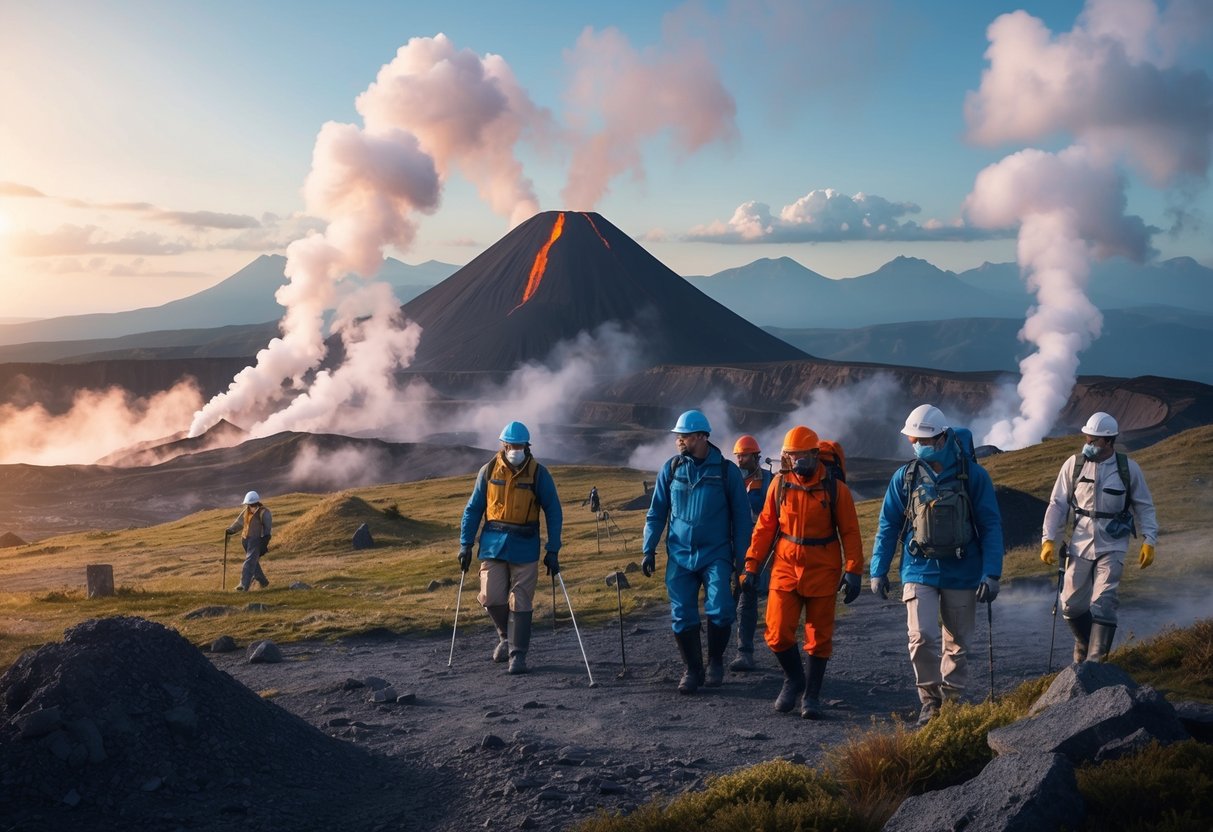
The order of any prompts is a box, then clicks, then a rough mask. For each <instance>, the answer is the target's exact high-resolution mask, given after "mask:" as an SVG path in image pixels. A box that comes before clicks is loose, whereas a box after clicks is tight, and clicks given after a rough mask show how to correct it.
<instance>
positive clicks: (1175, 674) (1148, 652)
mask: <svg viewBox="0 0 1213 832" xmlns="http://www.w3.org/2000/svg"><path fill="white" fill-rule="evenodd" d="M1114 661H1115V662H1116V664H1118V665H1119V666H1120V667H1122V668H1124V670H1125V671H1126V672H1128V673H1129V675H1131V676H1132V677H1133V678H1134V679H1136V680H1137V681H1138V682H1141V683H1143V684H1149V685H1153V686H1154V687H1156V688H1159V689H1160V690H1166V691H1169V692H1171V693H1174V694H1177V695H1179V696H1181V697H1185V698H1194V699H1203V700H1205V701H1210V699H1211V697H1210V692H1211V691H1213V618H1205V619H1202V620H1200V621H1197V622H1196V623H1195V624H1193V625H1192V626H1191V627H1186V628H1184V629H1182V630H1180V629H1176V628H1174V627H1170V628H1167V629H1165V630H1163V631H1162V632H1161V633H1159V634H1158V635H1157V636H1155V637H1154V638H1152V639H1150V640H1149V641H1143V642H1139V643H1137V644H1134V645H1133V646H1132V647H1129V648H1127V649H1124V650H1121V651H1119V652H1118V653H1117V654H1116V655H1115V657H1114Z"/></svg>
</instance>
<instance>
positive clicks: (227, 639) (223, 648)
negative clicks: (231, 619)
mask: <svg viewBox="0 0 1213 832" xmlns="http://www.w3.org/2000/svg"><path fill="white" fill-rule="evenodd" d="M238 649H239V647H238V646H237V645H236V639H234V638H232V637H231V636H219V638H217V639H215V640H214V641H212V642H211V652H212V653H231V652H232V651H233V650H238Z"/></svg>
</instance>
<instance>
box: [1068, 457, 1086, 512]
mask: <svg viewBox="0 0 1213 832" xmlns="http://www.w3.org/2000/svg"><path fill="white" fill-rule="evenodd" d="M1071 459H1073V460H1074V468H1073V470H1071V471H1070V497H1069V502H1070V506H1071V507H1073V506H1075V505H1077V503H1075V502H1074V492H1075V491H1076V490H1077V489H1078V478H1079V476H1081V475H1082V468H1083V465H1085V464H1086V457H1084V456H1083V455H1082V454H1074V456H1073V457H1071Z"/></svg>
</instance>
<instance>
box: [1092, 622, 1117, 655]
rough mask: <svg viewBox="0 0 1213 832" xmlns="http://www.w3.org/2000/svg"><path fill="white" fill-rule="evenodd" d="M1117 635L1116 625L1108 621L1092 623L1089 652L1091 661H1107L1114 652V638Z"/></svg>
mask: <svg viewBox="0 0 1213 832" xmlns="http://www.w3.org/2000/svg"><path fill="white" fill-rule="evenodd" d="M1115 636H1116V625H1115V624H1109V623H1108V622H1106V621H1095V622H1093V623H1092V624H1091V649H1090V652H1088V653H1087V661H1089V662H1106V661H1107V660H1108V654H1109V653H1111V652H1112V639H1113V638H1114V637H1115Z"/></svg>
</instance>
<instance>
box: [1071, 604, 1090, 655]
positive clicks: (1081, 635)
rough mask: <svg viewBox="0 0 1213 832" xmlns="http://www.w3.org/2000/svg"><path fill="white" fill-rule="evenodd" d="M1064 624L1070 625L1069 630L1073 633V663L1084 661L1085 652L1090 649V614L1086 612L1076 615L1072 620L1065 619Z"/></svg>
mask: <svg viewBox="0 0 1213 832" xmlns="http://www.w3.org/2000/svg"><path fill="white" fill-rule="evenodd" d="M1066 623H1067V624H1069V625H1070V629H1071V630H1072V631H1073V632H1074V661H1075V663H1077V662H1081V661H1086V658H1087V651H1088V650H1089V649H1090V647H1091V612H1090V610H1088V611H1087V612H1084V613H1083V614H1082V615H1076V616H1075V617H1073V618H1067V619H1066Z"/></svg>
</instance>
